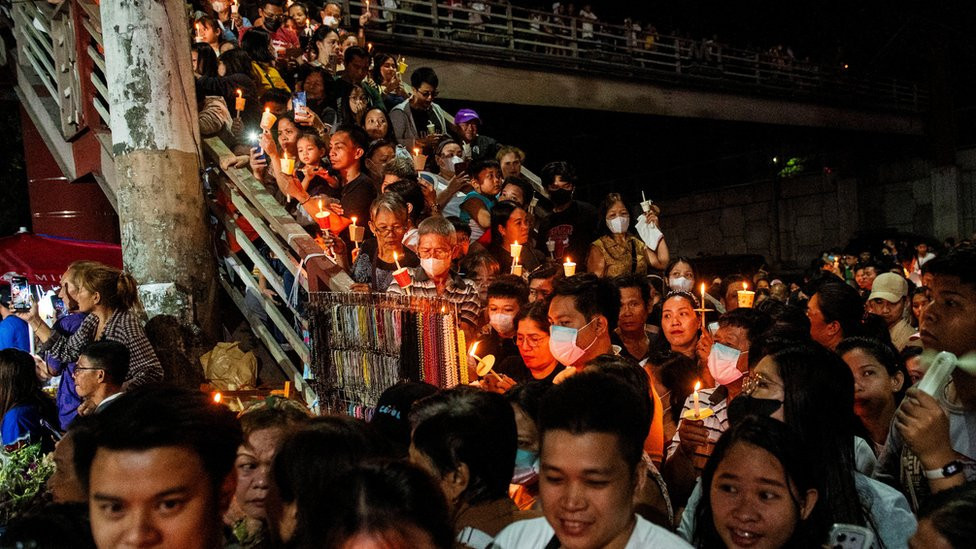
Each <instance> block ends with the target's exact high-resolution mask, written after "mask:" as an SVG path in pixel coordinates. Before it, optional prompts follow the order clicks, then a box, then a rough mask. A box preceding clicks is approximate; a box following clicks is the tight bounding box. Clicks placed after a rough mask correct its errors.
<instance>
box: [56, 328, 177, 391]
mask: <svg viewBox="0 0 976 549" xmlns="http://www.w3.org/2000/svg"><path fill="white" fill-rule="evenodd" d="M97 330H98V316H96V315H93V314H90V315H88V316H87V317H86V318H85V320H84V321H83V322H82V323H81V326H80V327H79V328H78V331H77V332H75V333H73V334H71V335H70V336H65V335H63V334H61V332H57V331H56V332H54V334H52V336H51V339H54V342H53V343H52V344H51V348H50V351H49V353H50V355H52V356H54V357H55V358H57V359H58V360H60V361H61V362H77V361H78V356H79V355H80V354H81V351H82V350H83V349H84V348H85V347H86V346H87V345H88V344H89V343H92V342H94V341H95V332H96V331H97ZM55 338H56V339H55ZM101 339H103V340H105V339H107V340H111V341H118V342H119V343H121V344H123V345H125V346H126V348H128V349H129V373H128V375H127V376H126V377H125V383H124V384H123V385H122V389H123V390H131V389H135V388H136V387H139V386H141V385H146V384H149V383H154V382H158V381H162V379H163V367H162V365H161V364H160V363H159V359H158V358H156V352H155V351H153V348H152V345H150V344H149V340H148V339H146V332H145V331H144V330H143V329H142V323H141V322H139V319H138V318H137V317H136V316H135V315H134V314H132V313H131V312H128V311H126V312H118V311H117V312H115V313H114V314H112V316H110V317H109V319H108V321H107V322H106V323H105V330H103V331H102V337H101Z"/></svg>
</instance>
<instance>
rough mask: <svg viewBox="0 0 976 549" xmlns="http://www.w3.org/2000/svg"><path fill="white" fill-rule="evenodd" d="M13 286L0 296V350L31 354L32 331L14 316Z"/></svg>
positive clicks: (5, 289)
mask: <svg viewBox="0 0 976 549" xmlns="http://www.w3.org/2000/svg"><path fill="white" fill-rule="evenodd" d="M12 286H13V284H11V286H8V287H7V288H4V290H3V294H2V296H0V318H2V319H3V320H0V349H20V350H21V351H25V352H28V353H29V352H30V331H29V330H28V328H27V323H26V322H24V321H23V320H21V319H19V318H17V316H15V315H14V310H13V303H12V291H13V287H12Z"/></svg>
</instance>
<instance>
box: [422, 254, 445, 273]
mask: <svg viewBox="0 0 976 549" xmlns="http://www.w3.org/2000/svg"><path fill="white" fill-rule="evenodd" d="M420 266H421V268H423V270H424V272H425V273H427V276H429V277H431V278H434V277H438V276H440V275H442V274H444V272H445V271H447V270H448V269H449V268H450V267H451V262H450V261H448V260H446V259H437V258H436V257H428V258H426V259H421V260H420Z"/></svg>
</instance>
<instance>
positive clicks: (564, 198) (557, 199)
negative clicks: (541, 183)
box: [549, 189, 573, 206]
mask: <svg viewBox="0 0 976 549" xmlns="http://www.w3.org/2000/svg"><path fill="white" fill-rule="evenodd" d="M549 198H550V199H551V200H552V203H553V204H555V205H556V206H562V205H564V204H569V201H570V200H572V199H573V191H570V190H566V189H556V190H554V191H549Z"/></svg>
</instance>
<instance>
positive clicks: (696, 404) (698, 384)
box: [692, 381, 701, 419]
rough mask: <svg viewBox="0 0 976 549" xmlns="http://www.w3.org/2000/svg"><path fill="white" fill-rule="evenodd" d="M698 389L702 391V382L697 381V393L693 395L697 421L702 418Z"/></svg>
mask: <svg viewBox="0 0 976 549" xmlns="http://www.w3.org/2000/svg"><path fill="white" fill-rule="evenodd" d="M698 389H701V381H696V382H695V392H694V393H692V395H693V397H692V398H694V400H695V418H696V419H697V418H700V417H701V404H700V403H699V402H698Z"/></svg>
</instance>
